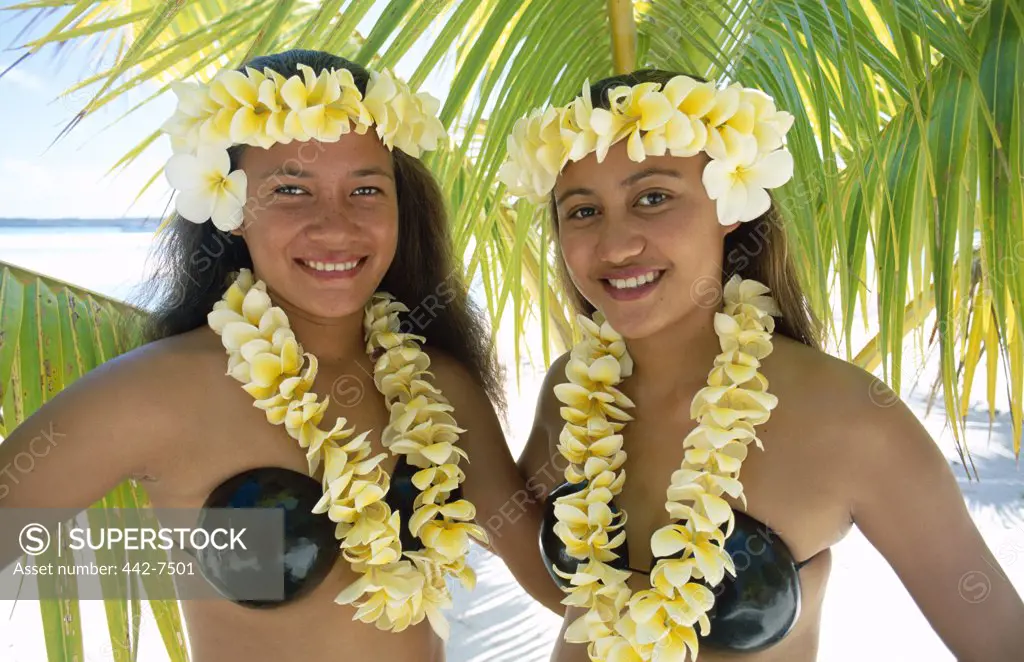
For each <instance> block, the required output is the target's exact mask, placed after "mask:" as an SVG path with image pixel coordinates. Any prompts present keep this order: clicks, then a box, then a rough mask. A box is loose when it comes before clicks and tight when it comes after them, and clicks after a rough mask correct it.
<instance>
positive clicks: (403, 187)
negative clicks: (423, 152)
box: [138, 49, 505, 412]
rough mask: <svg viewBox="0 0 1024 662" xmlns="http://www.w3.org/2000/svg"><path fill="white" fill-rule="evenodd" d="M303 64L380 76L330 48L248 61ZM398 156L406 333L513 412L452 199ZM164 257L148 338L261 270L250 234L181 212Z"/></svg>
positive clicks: (186, 325)
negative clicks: (455, 246) (455, 245)
mask: <svg viewBox="0 0 1024 662" xmlns="http://www.w3.org/2000/svg"><path fill="white" fill-rule="evenodd" d="M299 64H304V65H307V66H309V67H310V68H311V69H312V70H313V71H314V72H315V73H320V72H321V71H324V70H329V69H342V68H344V69H348V70H349V71H350V72H351V73H352V77H353V79H354V80H355V82H356V85H357V86H358V88H359V91H360V92H361V93H362V94H364V95H365V94H366V85H367V83H368V82H369V79H370V74H369V72H368V71H367V70H366V69H365V68H364V67H362V66H360V65H358V64H356V63H354V62H350V61H349V60H346V59H344V58H341V57H338V56H336V55H331V54H330V53H324V52H322V51H311V50H301V49H296V50H290V51H285V52H282V53H277V54H274V55H266V56H261V57H257V58H254V59H252V60H251V61H249V62H247V63H246V65H244V66H249V67H252V68H254V69H256V70H257V71H263V70H264V69H265V68H269V69H272V70H273V71H276V72H278V73H279V74H281V75H282V76H284V77H285V78H289V77H291V76H294V75H301V72H300V70H299V68H298V65H299ZM244 66H243V67H242V68H240V69H239V71H244ZM243 149H245V146H244V145H235V146H233V147H231V148H230V149H229V150H228V154H229V156H230V158H231V169H232V170H234V169H236V168H237V167H238V159H239V156H240V154H241V152H242V150H243ZM391 154H392V162H393V165H394V170H395V186H396V189H397V191H398V246H397V248H396V250H395V257H394V260H393V261H392V263H391V266H390V267H389V268H388V271H387V273H386V274H385V275H384V279H383V281H382V282H381V284H380V289H382V290H386V291H387V292H390V293H391V294H393V295H394V296H395V297H396V298H397V299H398V300H399V301H401V302H402V303H404V304H405V305H406V306H408V308H409V309H410V313H409V314H408V315H407V316H405V319H403V325H404V326H405V327H406V328H403V330H407V331H410V332H413V333H416V334H418V335H421V336H423V337H425V338H426V343H425V345H426V346H428V347H434V348H437V349H440V350H441V351H443V352H445V353H447V354H448V355H449V356H451V357H452V358H453V359H455V360H456V361H458V362H459V363H460V364H461V365H462V366H464V367H465V368H466V369H467V370H468V371H469V372H470V373H471V374H472V375H473V376H474V378H476V379H477V381H478V383H479V385H480V386H481V387H482V388H483V389H484V391H485V392H486V393H487V395H488V397H489V398H490V399H491V401H492V403H493V404H494V405H495V407H496V408H497V409H498V410H499V411H501V412H504V410H505V397H504V389H503V386H502V377H501V371H500V370H499V367H498V364H497V361H496V357H495V354H494V351H493V346H492V343H491V336H490V333H489V330H488V328H487V325H486V322H485V318H484V316H483V314H482V312H481V311H480V310H479V309H478V308H477V307H476V306H474V305H473V304H472V302H471V301H470V300H469V297H468V290H467V287H466V285H465V283H464V281H463V279H462V276H461V269H460V268H459V266H458V264H457V262H456V259H455V256H454V255H453V250H452V242H451V238H450V234H449V228H448V217H447V212H446V210H445V201H444V195H443V193H442V192H441V189H440V187H439V186H438V184H437V181H436V180H435V179H434V177H433V175H432V174H431V172H430V170H428V169H427V167H426V166H425V165H424V164H423V163H422V162H421V161H420V160H419V159H416V158H413V157H411V156H409V155H408V154H405V153H403V152H402V151H401V150H399V149H397V148H395V149H394V150H392V152H391ZM155 255H156V262H157V264H156V266H155V268H154V275H153V278H152V279H151V280H150V281H149V282H148V283H146V285H145V286H144V287H143V289H142V290H141V294H140V295H139V297H138V298H139V299H140V302H141V301H145V302H148V303H149V305H148V306H146V307H148V308H150V309H152V310H153V311H154V312H153V314H152V315H151V316H150V318H149V320H148V324H147V326H146V330H145V337H146V340H147V341H153V340H158V339H161V338H166V337H168V336H173V335H177V334H180V333H184V332H186V331H191V330H193V329H196V328H198V327H200V326H203V325H205V324H206V316H207V313H209V312H210V310H211V309H212V308H213V304H214V303H216V302H217V301H218V300H219V299H220V298H221V296H223V294H224V292H225V291H226V290H227V287H228V285H230V277H231V275H232V274H233V273H234V272H237V271H238V270H239V269H242V268H249V269H251V268H252V266H253V265H252V257H251V256H250V255H249V249H248V247H247V246H246V244H245V240H244V239H243V238H242V237H240V236H237V235H232V234H230V233H226V232H222V231H220V230H218V229H217V228H216V227H215V226H214V225H213V223H211V222H206V223H199V224H196V223H192V222H189V221H188V220H186V219H184V218H182V217H181V216H179V215H177V214H175V215H174V217H173V218H172V220H171V221H170V222H169V224H168V226H167V227H166V228H165V229H164V230H163V232H162V234H161V236H160V238H159V241H158V243H157V246H156V248H155ZM409 318H411V319H412V320H413V321H415V322H416V323H415V324H413V323H412V322H411V321H410V320H409Z"/></svg>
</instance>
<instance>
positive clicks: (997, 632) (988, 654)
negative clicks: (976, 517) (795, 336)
mask: <svg viewBox="0 0 1024 662" xmlns="http://www.w3.org/2000/svg"><path fill="white" fill-rule="evenodd" d="M867 387H868V388H871V389H873V390H872V391H871V392H872V393H874V394H875V395H876V396H877V392H878V390H879V383H878V382H874V383H873V384H869V385H868V386H867ZM885 395H886V396H887V397H886V398H885V399H884V403H883V404H885V405H888V406H878V405H877V404H870V405H867V406H866V407H865V411H864V412H863V413H864V415H863V416H862V417H861V420H862V421H864V425H861V426H858V427H859V428H860V430H861V432H860V434H859V435H858V439H857V440H856V442H857V443H858V444H862V447H860V448H858V450H857V453H858V457H857V458H856V465H855V466H856V471H855V473H856V477H857V483H856V485H855V486H854V488H853V494H854V502H853V504H852V509H853V519H854V521H855V523H856V524H857V525H858V526H859V527H860V529H861V530H862V531H863V532H864V535H865V536H867V538H868V539H869V540H870V541H871V542H872V544H874V546H875V547H876V548H877V549H878V550H879V551H880V552H881V553H882V555H883V556H885V558H886V560H887V561H888V562H889V563H890V565H891V566H892V568H893V569H894V570H895V571H896V574H897V575H898V576H899V577H900V579H901V580H902V581H903V584H904V585H905V586H906V587H907V590H908V591H910V594H911V596H912V597H913V598H914V600H915V602H917V604H918V606H919V607H920V608H921V611H922V613H923V614H924V616H925V617H926V618H927V619H928V621H929V623H931V625H932V627H933V628H934V629H935V631H936V632H937V633H938V634H939V636H940V637H941V638H942V640H943V642H944V643H945V644H946V646H948V647H949V649H950V650H951V651H952V652H953V653H954V654H955V655H956V657H957V659H958V660H960V661H961V662H971V661H974V660H977V661H978V662H982V661H987V660H1011V659H1018V658H1019V656H1020V655H1021V654H1022V651H1024V627H1022V624H1024V603H1022V602H1021V599H1020V596H1019V595H1018V594H1017V592H1016V591H1015V590H1014V587H1013V586H1012V584H1011V583H1010V581H1009V580H1008V579H1007V576H1006V574H1005V573H1004V572H1003V570H1002V569H1001V568H1000V567H999V562H998V561H997V560H996V559H995V557H994V556H993V555H992V552H991V551H990V550H989V548H988V546H987V545H986V544H985V541H984V540H983V539H982V537H981V535H980V534H979V532H978V529H977V528H976V527H975V525H974V522H973V521H972V520H971V517H970V514H969V512H968V510H967V507H966V506H965V504H964V498H963V495H962V494H961V492H960V489H959V486H958V485H957V483H956V480H955V478H954V476H953V473H952V471H951V470H950V467H949V464H948V463H947V461H946V458H945V457H944V456H943V455H942V453H941V452H940V451H939V449H938V448H937V447H936V445H935V443H934V442H933V441H932V439H931V438H930V436H929V435H928V432H927V431H926V430H925V429H924V427H923V426H922V425H921V424H920V422H919V421H918V420H917V418H916V417H915V416H914V414H913V413H912V412H911V411H910V410H909V409H908V408H907V407H906V406H904V404H903V403H902V402H901V401H899V400H898V399H897V398H896V396H895V394H893V393H892V392H891V391H888V392H887V393H886V394H885ZM871 399H872V400H873V401H874V402H875V403H877V402H880V400H879V398H878V397H874V398H871ZM864 427H867V429H864Z"/></svg>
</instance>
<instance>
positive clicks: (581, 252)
mask: <svg viewBox="0 0 1024 662" xmlns="http://www.w3.org/2000/svg"><path fill="white" fill-rule="evenodd" d="M590 234H591V233H588V232H586V231H585V230H581V229H579V228H575V229H568V228H562V229H561V231H560V232H559V235H558V245H559V249H560V250H561V251H562V259H564V260H565V266H566V267H567V268H568V269H569V273H570V275H572V276H573V279H576V278H577V275H580V276H582V275H583V274H585V273H587V271H588V270H589V268H590V264H591V262H592V261H593V259H594V241H593V239H592V238H591V236H590Z"/></svg>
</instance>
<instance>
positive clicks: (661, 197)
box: [640, 191, 668, 207]
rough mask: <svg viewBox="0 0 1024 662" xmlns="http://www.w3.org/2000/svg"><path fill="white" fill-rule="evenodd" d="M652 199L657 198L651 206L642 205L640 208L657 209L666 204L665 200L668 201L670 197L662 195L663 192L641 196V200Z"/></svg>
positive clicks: (653, 192) (652, 192)
mask: <svg viewBox="0 0 1024 662" xmlns="http://www.w3.org/2000/svg"><path fill="white" fill-rule="evenodd" d="M652 197H653V198H655V200H654V201H653V202H652V203H651V204H641V205H640V206H641V207H655V206H657V205H659V204H661V203H662V202H664V201H665V200H668V196H667V195H665V194H664V193H662V192H661V191H651V192H650V193H644V194H643V195H641V196H640V200H650V199H651V198H652Z"/></svg>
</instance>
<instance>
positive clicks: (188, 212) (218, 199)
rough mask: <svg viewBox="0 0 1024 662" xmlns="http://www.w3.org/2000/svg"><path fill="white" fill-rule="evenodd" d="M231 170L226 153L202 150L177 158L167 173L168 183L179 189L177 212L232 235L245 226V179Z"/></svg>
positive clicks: (242, 175) (237, 171) (215, 149)
mask: <svg viewBox="0 0 1024 662" xmlns="http://www.w3.org/2000/svg"><path fill="white" fill-rule="evenodd" d="M230 170H231V159H230V158H229V157H228V153H227V150H224V149H218V148H211V147H202V146H201V147H200V148H199V149H198V150H197V152H196V154H194V155H193V154H175V155H174V156H172V157H171V158H170V159H169V160H168V161H167V166H166V168H165V170H164V172H165V174H166V176H167V181H168V182H169V183H170V185H171V186H172V187H174V188H175V189H177V191H178V195H177V197H176V198H175V200H174V208H175V209H176V210H177V212H178V213H179V214H181V216H182V217H183V218H185V219H187V220H189V221H192V222H193V223H205V222H206V221H207V220H208V219H209V220H212V221H213V224H214V225H215V226H217V227H218V228H219V229H221V230H223V231H225V232H229V231H231V230H234V229H235V228H237V227H238V226H240V225H241V224H242V207H243V206H244V205H245V191H246V184H247V182H246V177H245V172H244V171H242V170H235V171H234V172H229V171H230Z"/></svg>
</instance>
